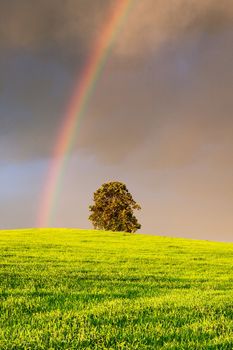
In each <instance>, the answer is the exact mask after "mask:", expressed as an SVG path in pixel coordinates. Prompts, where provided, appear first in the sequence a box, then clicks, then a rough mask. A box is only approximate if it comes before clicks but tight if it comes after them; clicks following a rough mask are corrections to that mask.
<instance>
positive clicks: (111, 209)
mask: <svg viewBox="0 0 233 350" xmlns="http://www.w3.org/2000/svg"><path fill="white" fill-rule="evenodd" d="M89 209H90V211H91V215H90V216H89V220H90V221H91V222H92V224H93V226H94V228H95V229H100V230H109V231H124V232H136V231H137V230H138V229H140V228H141V225H140V224H139V222H138V220H137V218H136V217H135V216H134V215H133V210H134V209H138V210H139V209H141V207H140V205H139V204H137V203H136V202H135V201H134V199H133V197H132V195H131V194H130V193H129V191H128V190H127V188H126V186H125V184H123V183H122V182H117V181H116V182H108V183H105V184H103V185H102V186H101V187H100V188H99V189H98V190H97V191H96V192H95V193H94V205H90V206H89Z"/></svg>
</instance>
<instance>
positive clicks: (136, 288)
mask: <svg viewBox="0 0 233 350" xmlns="http://www.w3.org/2000/svg"><path fill="white" fill-rule="evenodd" d="M0 256H1V270H0V273H1V274H0V278H1V280H0V281H1V282H0V287H1V310H0V312H1V330H0V332H1V333H0V349H1V350H4V349H15V350H21V349H46V350H48V349H177V350H178V349H179V350H180V349H194V350H195V349H229V350H232V349H233V244H230V243H228V244H227V243H215V242H207V241H194V240H186V239H172V238H165V237H151V236H145V235H129V234H123V233H111V232H100V231H86V230H71V229H48V230H46V229H43V230H15V231H0Z"/></svg>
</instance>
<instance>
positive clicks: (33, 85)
mask: <svg viewBox="0 0 233 350" xmlns="http://www.w3.org/2000/svg"><path fill="white" fill-rule="evenodd" d="M115 1H117V0H115ZM115 1H113V0H95V1H93V0H66V1H64V0H40V1H38V0H12V1H9V0H0V50H1V55H0V228H15V227H33V226H35V223H36V217H37V214H38V208H39V205H40V198H41V193H42V191H43V188H44V184H45V180H46V177H47V175H48V169H49V165H50V162H51V157H52V154H53V149H54V146H55V144H56V137H57V134H58V130H59V127H60V125H61V122H62V120H63V118H64V115H65V111H66V109H67V106H68V104H69V101H70V97H71V95H72V91H73V88H74V86H75V85H76V84H77V82H78V81H79V78H80V76H81V72H82V70H83V67H85V62H86V61H87V59H88V57H89V56H90V54H91V52H92V51H91V50H92V48H93V47H94V45H95V42H96V40H97V39H98V37H99V36H100V35H101V31H102V28H103V27H104V24H105V23H106V21H107V19H108V16H109V11H110V9H111V7H112V6H113V5H114V2H115ZM134 2H135V3H134V6H133V7H132V10H131V12H130V13H129V16H128V18H127V20H126V22H125V23H124V26H123V28H122V31H121V33H120V35H119V36H118V38H117V40H116V42H115V45H114V47H113V49H112V52H111V54H110V55H109V57H108V60H107V63H106V65H105V68H104V70H103V72H102V75H101V77H100V79H99V81H98V83H97V85H96V89H95V91H94V94H93V95H92V97H91V99H90V101H89V104H88V108H87V110H86V113H85V116H84V118H83V120H82V123H81V126H80V129H79V131H78V133H77V135H76V142H75V146H74V148H73V150H72V154H71V155H70V160H69V162H68V166H67V169H66V172H65V176H64V180H63V184H62V189H61V193H60V195H59V197H58V203H57V211H56V215H55V218H54V222H53V223H52V225H53V226H61V227H79V228H89V227H91V225H90V223H89V222H88V215H89V214H88V205H89V204H91V201H92V194H93V192H94V191H95V190H96V189H97V188H98V187H99V186H100V185H101V184H102V183H104V182H106V181H111V180H117V181H123V182H125V183H126V185H127V187H128V189H129V191H130V192H131V193H132V194H133V196H134V199H135V200H136V201H138V202H139V203H140V204H141V206H142V210H141V212H140V214H138V217H139V219H140V220H139V221H140V223H141V224H142V229H141V231H140V232H142V233H151V234H156V235H168V236H176V237H178V236H179V237H191V238H201V239H211V240H221V241H222V240H223V241H224V240H225V241H232V240H233V215H232V213H233V156H232V154H233V137H232V136H233V95H232V94H233V1H232V0H221V1H219V0H189V1H187V0H143V1H139V0H135V1H134Z"/></svg>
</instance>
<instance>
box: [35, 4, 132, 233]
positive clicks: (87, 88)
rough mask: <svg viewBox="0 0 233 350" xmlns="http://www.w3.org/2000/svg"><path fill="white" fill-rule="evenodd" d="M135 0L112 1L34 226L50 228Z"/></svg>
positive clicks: (76, 95)
mask: <svg viewBox="0 0 233 350" xmlns="http://www.w3.org/2000/svg"><path fill="white" fill-rule="evenodd" d="M134 1H135V0H116V1H115V3H114V6H113V8H112V9H111V11H110V15H109V17H108V21H107V23H105V25H104V27H103V30H102V32H101V35H100V37H99V38H98V40H97V42H96V44H95V46H94V49H93V51H92V53H91V55H90V57H89V59H88V61H87V63H86V64H85V67H84V69H83V71H82V75H81V79H79V82H78V84H77V86H76V87H75V89H74V92H73V94H72V98H71V100H70V103H69V105H68V109H67V112H66V113H65V117H64V119H63V123H62V126H61V129H60V132H59V134H58V137H57V142H56V145H55V148H54V155H53V158H52V161H51V164H50V166H49V171H48V176H47V179H46V183H45V186H44V189H43V191H42V199H41V202H40V206H39V211H38V217H37V223H36V226H37V227H46V226H49V225H50V223H51V221H52V219H53V217H54V213H55V208H56V203H57V200H58V195H59V192H60V189H61V183H62V179H63V176H64V172H65V169H66V165H67V161H68V159H69V155H70V153H71V150H72V147H73V145H74V142H75V137H76V135H77V131H78V129H79V126H80V121H81V120H82V118H83V116H84V114H85V111H86V107H87V104H88V102H89V100H90V97H91V95H92V93H93V91H94V89H95V86H96V84H97V81H98V78H99V76H100V74H101V72H102V71H103V68H104V65H105V63H106V61H107V58H108V56H109V54H110V52H111V49H112V47H113V45H114V42H115V40H116V37H117V35H118V34H119V32H120V30H121V28H122V26H123V24H124V23H125V21H126V18H127V16H128V14H129V11H130V9H131V7H132V4H133V2H134Z"/></svg>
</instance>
